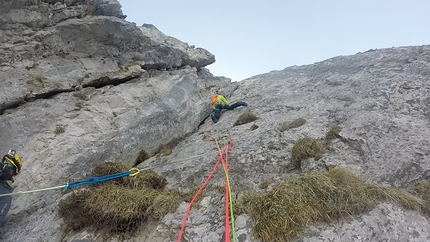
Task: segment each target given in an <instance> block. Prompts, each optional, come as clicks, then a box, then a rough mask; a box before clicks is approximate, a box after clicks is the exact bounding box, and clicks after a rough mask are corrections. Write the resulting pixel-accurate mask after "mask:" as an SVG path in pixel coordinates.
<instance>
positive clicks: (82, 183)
mask: <svg viewBox="0 0 430 242" xmlns="http://www.w3.org/2000/svg"><path fill="white" fill-rule="evenodd" d="M202 156H206V154H204V155H197V156H193V157H190V158H187V159H182V160H176V161H174V162H170V163H165V164H160V165H155V166H151V167H147V168H143V169H138V168H135V167H134V168H131V169H130V170H128V171H122V172H118V173H115V174H112V175H107V176H99V177H90V178H87V179H84V180H81V181H75V182H69V183H67V184H66V185H62V186H55V187H47V188H42V189H35V190H31V191H19V192H14V193H5V194H0V197H6V196H14V195H18V194H27V193H36V192H43V191H49V190H56V189H63V190H62V192H65V191H66V190H67V189H69V188H74V187H79V186H86V185H94V184H97V183H100V182H104V181H108V180H112V179H116V178H120V177H124V176H131V177H133V176H136V175H137V174H139V173H140V172H142V171H146V170H151V169H154V168H158V167H162V166H167V165H172V164H177V163H179V162H183V161H187V160H192V159H196V158H199V157H202Z"/></svg>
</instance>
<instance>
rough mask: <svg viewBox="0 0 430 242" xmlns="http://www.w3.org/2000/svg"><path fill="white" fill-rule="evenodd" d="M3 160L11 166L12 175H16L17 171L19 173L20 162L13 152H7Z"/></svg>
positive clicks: (19, 158)
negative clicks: (12, 169)
mask: <svg viewBox="0 0 430 242" xmlns="http://www.w3.org/2000/svg"><path fill="white" fill-rule="evenodd" d="M3 159H4V160H6V161H7V162H8V163H9V164H11V165H12V166H13V168H14V175H16V174H18V173H19V171H21V166H22V160H21V157H19V155H18V154H17V153H16V151H15V150H9V152H7V154H6V155H5V156H4V157H3Z"/></svg>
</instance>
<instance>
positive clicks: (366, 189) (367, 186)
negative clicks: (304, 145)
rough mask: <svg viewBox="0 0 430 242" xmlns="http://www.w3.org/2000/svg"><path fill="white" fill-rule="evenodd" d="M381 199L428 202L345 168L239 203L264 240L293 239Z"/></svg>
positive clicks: (409, 204)
mask: <svg viewBox="0 0 430 242" xmlns="http://www.w3.org/2000/svg"><path fill="white" fill-rule="evenodd" d="M380 201H391V202H395V203H398V204H399V205H401V206H403V207H406V208H408V209H415V210H420V209H422V207H423V206H427V207H428V205H426V204H425V203H424V201H423V200H422V199H420V198H417V197H415V196H413V195H412V194H410V193H408V192H407V191H406V190H400V189H396V188H391V187H387V186H382V185H378V184H375V183H371V182H368V181H365V180H364V179H362V178H361V177H359V176H357V175H356V174H354V173H352V172H351V171H349V170H347V169H344V168H333V169H331V170H330V171H325V172H322V171H313V172H310V173H306V174H303V175H301V176H300V177H298V178H297V179H294V180H290V181H286V182H282V183H280V184H278V185H277V186H275V187H274V188H273V190H271V191H269V192H266V193H263V194H251V193H249V194H245V196H244V198H243V199H242V201H241V202H240V203H239V204H238V205H237V207H238V209H239V211H241V212H243V210H246V212H248V213H249V214H250V216H251V217H252V219H253V221H254V234H255V236H257V237H258V238H261V239H262V240H263V241H290V240H292V239H293V238H295V237H297V236H298V235H299V234H300V233H301V232H302V231H303V230H304V228H305V227H306V225H308V224H310V223H312V222H316V221H321V220H323V221H329V222H330V221H334V220H338V219H346V218H349V217H351V216H352V215H355V214H359V213H362V212H365V211H369V209H371V208H372V206H373V205H376V204H377V203H378V202H380Z"/></svg>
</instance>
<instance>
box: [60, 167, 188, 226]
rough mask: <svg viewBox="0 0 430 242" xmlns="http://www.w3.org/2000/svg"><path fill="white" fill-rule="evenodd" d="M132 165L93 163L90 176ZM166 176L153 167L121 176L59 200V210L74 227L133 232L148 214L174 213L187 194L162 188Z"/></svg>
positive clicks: (159, 217)
mask: <svg viewBox="0 0 430 242" xmlns="http://www.w3.org/2000/svg"><path fill="white" fill-rule="evenodd" d="M130 168H131V167H128V166H126V165H125V164H122V163H118V162H105V163H102V164H99V165H98V166H96V167H95V168H94V169H93V171H92V174H91V175H92V176H104V175H111V174H115V173H118V172H121V171H127V170H129V169H130ZM166 184H167V182H166V179H165V178H162V177H160V176H158V175H157V173H155V172H154V171H152V170H147V171H143V172H141V173H139V174H138V175H136V176H135V177H122V178H117V179H113V180H111V181H107V182H103V183H100V184H98V185H97V186H90V187H88V188H86V189H81V190H78V191H73V193H72V194H70V195H69V196H68V197H65V198H64V199H63V200H61V201H60V204H59V209H60V211H59V213H60V215H61V216H62V217H63V218H64V220H65V221H66V223H67V224H68V225H69V226H70V228H71V229H73V230H80V229H83V228H87V227H93V228H96V229H106V228H107V229H109V231H110V232H112V233H118V232H133V231H136V230H137V229H138V228H139V227H140V226H141V225H142V224H143V223H144V222H145V221H146V220H147V219H148V217H151V218H154V219H161V218H162V217H163V216H164V215H166V214H167V213H169V212H173V211H174V210H175V209H176V208H177V207H178V205H179V203H180V202H181V201H186V200H188V199H189V197H190V194H189V193H184V194H183V193H181V192H179V191H178V190H164V188H165V186H166Z"/></svg>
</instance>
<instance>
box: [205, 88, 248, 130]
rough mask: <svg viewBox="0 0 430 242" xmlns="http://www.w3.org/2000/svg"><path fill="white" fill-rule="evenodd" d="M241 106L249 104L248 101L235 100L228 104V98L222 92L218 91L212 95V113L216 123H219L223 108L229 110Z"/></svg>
mask: <svg viewBox="0 0 430 242" xmlns="http://www.w3.org/2000/svg"><path fill="white" fill-rule="evenodd" d="M239 106H244V107H246V106H248V104H247V103H246V102H241V101H239V102H235V103H233V104H231V105H229V104H228V101H227V99H226V98H225V97H224V96H223V95H222V94H220V93H219V92H218V91H217V93H216V94H215V95H213V96H212V113H211V119H212V121H213V122H214V123H217V122H218V120H219V118H220V117H221V110H223V109H227V110H233V109H235V108H237V107H239Z"/></svg>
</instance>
